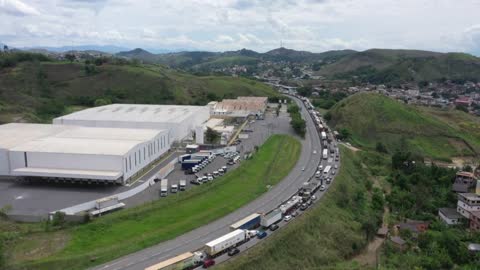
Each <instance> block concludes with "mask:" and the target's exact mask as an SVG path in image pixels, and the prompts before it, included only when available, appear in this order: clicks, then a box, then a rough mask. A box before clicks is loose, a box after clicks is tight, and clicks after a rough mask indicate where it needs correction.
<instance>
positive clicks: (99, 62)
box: [95, 58, 104, 66]
mask: <svg viewBox="0 0 480 270" xmlns="http://www.w3.org/2000/svg"><path fill="white" fill-rule="evenodd" d="M103 63H104V61H103V59H102V58H96V59H95V65H96V66H101V65H103Z"/></svg>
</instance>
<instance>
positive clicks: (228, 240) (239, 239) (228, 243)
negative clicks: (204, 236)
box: [204, 229, 257, 257]
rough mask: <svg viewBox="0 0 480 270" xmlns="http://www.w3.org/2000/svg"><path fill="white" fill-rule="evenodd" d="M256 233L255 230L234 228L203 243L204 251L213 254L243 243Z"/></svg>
mask: <svg viewBox="0 0 480 270" xmlns="http://www.w3.org/2000/svg"><path fill="white" fill-rule="evenodd" d="M255 235H257V231H249V230H240V229H239V230H235V231H233V232H230V233H227V234H225V235H224V236H222V237H219V238H217V239H215V240H213V241H210V242H208V243H206V244H205V249H204V250H205V252H206V253H207V254H208V255H210V256H212V257H213V256H215V255H217V254H219V253H221V252H223V251H225V250H227V249H229V248H231V247H235V246H236V245H237V244H240V243H243V242H245V241H247V240H248V239H250V238H251V237H254V236H255Z"/></svg>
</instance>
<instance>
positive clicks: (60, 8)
mask: <svg viewBox="0 0 480 270" xmlns="http://www.w3.org/2000/svg"><path fill="white" fill-rule="evenodd" d="M479 11H480V0H297V1H295V0H173V1H172V0H170V1H162V0H0V43H4V44H7V45H9V46H12V47H40V46H50V47H60V46H80V45H115V46H120V47H125V48H137V47H141V48H155V49H170V50H181V49H186V50H207V51H228V50H238V49H241V48H248V49H252V50H256V51H259V52H265V51H268V50H271V49H274V48H278V47H280V45H283V46H284V47H287V48H291V49H296V50H307V51H312V52H323V51H327V50H338V49H354V50H366V49H370V48H395V49H421V50H433V51H441V52H452V51H455V52H467V53H472V54H476V55H480V16H479Z"/></svg>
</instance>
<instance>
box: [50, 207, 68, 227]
mask: <svg viewBox="0 0 480 270" xmlns="http://www.w3.org/2000/svg"><path fill="white" fill-rule="evenodd" d="M65 222H66V220H65V213H64V212H60V211H58V212H55V214H53V218H52V225H53V226H54V227H63V226H65Z"/></svg>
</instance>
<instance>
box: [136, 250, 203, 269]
mask: <svg viewBox="0 0 480 270" xmlns="http://www.w3.org/2000/svg"><path fill="white" fill-rule="evenodd" d="M205 258H206V255H205V253H203V252H201V251H196V252H194V253H192V252H186V253H183V254H181V255H178V256H176V257H173V258H170V259H168V260H165V261H162V262H160V263H157V264H155V265H152V266H149V267H147V268H145V270H180V269H192V268H194V267H196V266H199V265H201V264H202V262H203V260H204V259H205Z"/></svg>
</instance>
